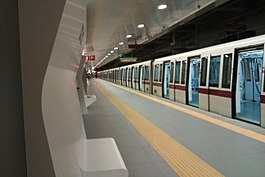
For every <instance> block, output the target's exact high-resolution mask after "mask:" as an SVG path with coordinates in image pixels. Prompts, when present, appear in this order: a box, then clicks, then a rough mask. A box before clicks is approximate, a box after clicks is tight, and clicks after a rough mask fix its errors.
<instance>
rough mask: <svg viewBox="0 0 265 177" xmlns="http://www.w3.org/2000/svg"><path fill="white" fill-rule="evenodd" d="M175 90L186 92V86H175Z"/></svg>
mask: <svg viewBox="0 0 265 177" xmlns="http://www.w3.org/2000/svg"><path fill="white" fill-rule="evenodd" d="M174 88H175V89H177V90H186V86H184V85H175V86H174Z"/></svg>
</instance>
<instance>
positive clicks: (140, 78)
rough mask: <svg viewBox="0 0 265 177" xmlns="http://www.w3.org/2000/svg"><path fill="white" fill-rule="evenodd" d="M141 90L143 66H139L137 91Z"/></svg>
mask: <svg viewBox="0 0 265 177" xmlns="http://www.w3.org/2000/svg"><path fill="white" fill-rule="evenodd" d="M142 89H143V66H139V90H140V91H141V90H142Z"/></svg>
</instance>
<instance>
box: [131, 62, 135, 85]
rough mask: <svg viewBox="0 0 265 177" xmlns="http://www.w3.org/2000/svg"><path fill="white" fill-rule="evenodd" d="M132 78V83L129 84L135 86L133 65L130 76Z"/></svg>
mask: <svg viewBox="0 0 265 177" xmlns="http://www.w3.org/2000/svg"><path fill="white" fill-rule="evenodd" d="M131 78H132V79H131V80H132V83H131V86H132V88H135V83H134V67H132V77H131Z"/></svg>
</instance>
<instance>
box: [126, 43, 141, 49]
mask: <svg viewBox="0 0 265 177" xmlns="http://www.w3.org/2000/svg"><path fill="white" fill-rule="evenodd" d="M139 46H140V45H139V44H129V45H128V48H129V49H137V48H138V47H139Z"/></svg>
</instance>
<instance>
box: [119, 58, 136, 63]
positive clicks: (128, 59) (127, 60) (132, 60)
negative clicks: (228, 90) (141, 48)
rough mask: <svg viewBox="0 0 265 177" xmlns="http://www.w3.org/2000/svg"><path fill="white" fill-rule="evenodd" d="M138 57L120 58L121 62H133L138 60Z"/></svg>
mask: <svg viewBox="0 0 265 177" xmlns="http://www.w3.org/2000/svg"><path fill="white" fill-rule="evenodd" d="M137 59H138V58H137V57H124V58H120V62H122V63H131V62H136V61H137Z"/></svg>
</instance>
